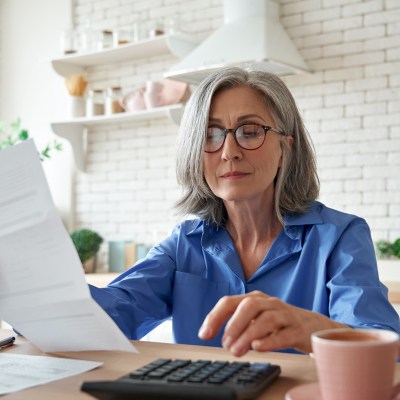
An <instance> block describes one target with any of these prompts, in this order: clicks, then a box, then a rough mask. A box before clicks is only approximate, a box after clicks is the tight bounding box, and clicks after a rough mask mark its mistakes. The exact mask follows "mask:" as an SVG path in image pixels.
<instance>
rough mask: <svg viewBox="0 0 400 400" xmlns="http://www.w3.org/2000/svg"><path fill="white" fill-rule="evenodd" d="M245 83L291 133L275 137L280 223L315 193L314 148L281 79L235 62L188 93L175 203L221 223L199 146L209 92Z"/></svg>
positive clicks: (220, 209) (223, 217) (278, 125)
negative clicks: (279, 155) (277, 142)
mask: <svg viewBox="0 0 400 400" xmlns="http://www.w3.org/2000/svg"><path fill="white" fill-rule="evenodd" d="M238 86H247V87H251V88H254V89H256V90H258V91H259V92H260V93H261V94H262V95H263V96H264V99H265V102H266V106H267V107H268V108H269V111H270V112H271V114H272V116H273V118H274V122H275V123H276V128H277V129H279V130H280V131H282V132H284V133H285V134H286V135H289V136H292V137H293V142H292V145H291V146H290V145H289V144H288V143H287V141H286V140H284V136H280V138H281V148H282V165H281V167H280V168H279V171H278V173H277V176H276V178H275V211H276V214H277V216H278V218H279V220H280V221H281V222H282V223H283V222H284V220H283V216H284V215H285V214H301V213H304V212H305V211H306V210H307V208H308V207H309V206H310V204H311V202H313V201H314V200H315V199H316V198H317V197H318V194H319V179H318V175H317V167H316V159H315V152H314V148H313V145H312V142H311V138H310V136H309V134H308V132H307V130H306V129H305V127H304V124H303V121H302V118H301V116H300V113H299V110H298V109H297V106H296V103H295V101H294V99H293V96H292V95H291V93H290V91H289V89H288V88H287V87H286V85H285V84H284V82H283V81H282V80H281V79H280V78H278V77H277V76H276V75H274V74H272V73H269V72H264V71H256V70H254V71H247V70H244V69H242V68H238V67H228V68H224V69H221V70H219V71H217V72H215V73H214V74H212V75H211V76H209V77H208V78H206V79H205V80H204V81H203V82H202V83H201V84H200V85H199V87H198V88H197V89H196V90H195V92H194V93H193V94H192V96H191V97H190V99H189V101H188V103H187V105H186V108H185V112H184V114H183V118H182V122H181V125H180V130H179V139H178V151H177V161H176V174H177V180H178V183H179V184H180V185H181V187H182V189H183V195H182V197H181V199H180V200H179V201H178V202H177V204H176V208H177V209H178V211H180V212H181V213H182V214H193V215H196V216H197V217H199V218H201V219H203V220H205V221H207V222H208V223H212V224H214V225H216V226H222V225H224V224H225V222H226V218H227V213H226V209H225V206H224V203H223V201H222V199H220V198H219V197H217V196H215V195H214V193H213V192H212V191H211V189H210V187H209V186H208V184H207V182H206V180H205V178H204V172H203V156H204V145H205V140H206V132H207V127H208V119H209V111H210V106H211V101H212V98H213V96H214V95H215V94H216V93H217V92H220V91H222V90H225V89H229V88H233V87H238Z"/></svg>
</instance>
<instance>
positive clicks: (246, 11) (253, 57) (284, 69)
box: [164, 0, 310, 84]
mask: <svg viewBox="0 0 400 400" xmlns="http://www.w3.org/2000/svg"><path fill="white" fill-rule="evenodd" d="M227 65H241V66H245V67H246V66H247V67H251V68H258V69H264V70H267V71H270V72H274V73H276V74H278V75H292V74H296V73H299V72H306V71H309V70H310V69H309V68H308V66H307V64H306V63H305V62H304V60H303V58H302V57H301V55H300V53H299V52H298V50H297V48H296V46H295V45H294V44H293V43H292V41H291V39H290V37H289V35H288V34H287V32H286V31H285V29H284V28H283V26H282V25H281V23H280V20H279V3H278V0H224V24H223V25H222V26H221V27H220V28H219V29H217V30H216V31H215V32H213V33H212V34H211V35H210V36H208V37H207V38H206V39H205V40H204V41H203V42H202V43H201V44H200V45H199V46H197V47H196V48H195V49H194V50H193V51H191V52H190V53H189V54H188V55H187V56H186V57H185V58H184V59H182V60H181V61H180V62H179V63H178V64H177V65H175V66H173V67H172V68H171V69H170V70H169V71H168V72H166V73H165V74H164V75H165V77H167V78H170V79H176V80H182V81H185V82H189V83H193V84H198V83H199V82H201V81H202V80H203V79H204V78H205V77H206V76H207V75H209V74H210V73H211V72H213V71H215V70H217V69H219V68H221V67H223V66H227Z"/></svg>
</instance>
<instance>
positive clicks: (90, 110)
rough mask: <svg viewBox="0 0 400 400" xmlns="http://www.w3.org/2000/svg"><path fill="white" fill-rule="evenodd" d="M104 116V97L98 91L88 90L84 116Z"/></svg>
mask: <svg viewBox="0 0 400 400" xmlns="http://www.w3.org/2000/svg"><path fill="white" fill-rule="evenodd" d="M103 114H104V96H103V91H102V90H100V89H92V90H88V92H87V96H86V116H87V117H89V118H90V117H94V116H96V115H103Z"/></svg>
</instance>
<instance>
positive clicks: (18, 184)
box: [0, 140, 136, 352]
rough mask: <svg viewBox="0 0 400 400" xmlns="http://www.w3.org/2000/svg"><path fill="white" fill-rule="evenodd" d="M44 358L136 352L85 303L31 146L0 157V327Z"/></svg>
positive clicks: (76, 263) (75, 260) (73, 256)
mask: <svg viewBox="0 0 400 400" xmlns="http://www.w3.org/2000/svg"><path fill="white" fill-rule="evenodd" d="M1 319H3V320H5V321H6V322H8V323H9V324H10V325H11V326H13V328H14V329H16V330H17V331H18V332H20V333H21V334H22V335H24V336H25V337H26V338H27V339H28V340H29V341H31V342H32V343H33V344H35V345H36V346H37V347H39V348H40V349H41V350H43V351H45V352H55V351H81V350H122V351H130V352H132V351H133V352H135V351H136V349H135V348H134V347H133V345H132V344H131V343H130V342H129V340H128V339H127V338H126V337H125V335H124V334H123V333H122V332H121V331H120V330H119V328H118V327H117V325H116V324H115V323H114V321H113V320H112V319H111V318H110V317H109V316H108V315H107V314H106V313H105V311H104V310H103V309H102V308H101V307H100V306H99V305H98V304H97V303H96V302H95V301H94V300H93V299H92V297H91V296H90V291H89V288H88V286H87V284H86V281H85V277H84V273H83V268H82V264H81V262H80V260H79V256H78V254H77V252H76V250H75V247H74V245H73V243H72V240H71V238H70V236H69V234H68V232H67V231H66V229H65V227H64V225H63V224H62V221H61V219H60V217H59V216H58V214H57V211H56V209H55V206H54V204H53V201H52V198H51V194H50V190H49V187H48V185H47V181H46V177H45V175H44V172H43V168H42V165H41V162H40V159H39V155H38V152H37V150H36V147H35V145H34V143H33V141H32V140H28V141H26V142H23V143H21V144H18V145H15V146H13V147H9V148H6V149H4V150H1V151H0V320H1Z"/></svg>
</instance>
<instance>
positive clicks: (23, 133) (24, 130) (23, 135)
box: [18, 129, 29, 140]
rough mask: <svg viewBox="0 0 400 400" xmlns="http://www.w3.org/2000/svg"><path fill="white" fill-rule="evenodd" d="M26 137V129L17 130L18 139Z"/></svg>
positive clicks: (27, 136) (27, 135)
mask: <svg viewBox="0 0 400 400" xmlns="http://www.w3.org/2000/svg"><path fill="white" fill-rule="evenodd" d="M28 138H29V133H28V131H27V130H26V129H22V130H21V131H19V134H18V139H19V140H26V139H28Z"/></svg>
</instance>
